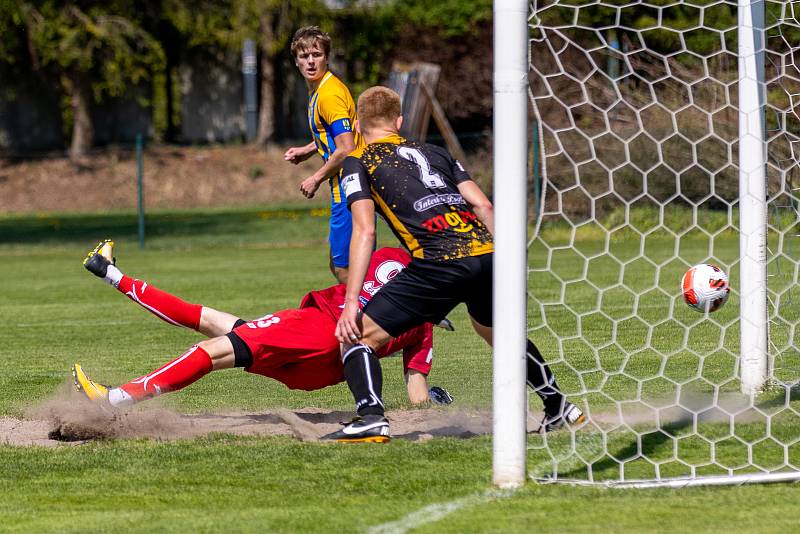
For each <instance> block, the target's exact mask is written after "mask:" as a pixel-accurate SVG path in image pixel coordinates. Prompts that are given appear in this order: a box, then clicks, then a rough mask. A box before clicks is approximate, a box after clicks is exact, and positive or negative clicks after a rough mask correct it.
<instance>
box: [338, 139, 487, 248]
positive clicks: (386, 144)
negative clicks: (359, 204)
mask: <svg viewBox="0 0 800 534" xmlns="http://www.w3.org/2000/svg"><path fill="white" fill-rule="evenodd" d="M465 180H470V176H469V174H468V173H467V172H466V171H465V170H464V168H463V167H462V166H461V164H460V163H459V162H458V161H457V160H455V159H453V157H452V156H451V155H450V153H448V152H447V150H445V149H443V148H441V147H438V146H435V145H429V144H423V143H417V142H414V141H407V140H406V139H404V138H402V137H400V136H399V135H393V136H390V137H386V138H384V139H380V140H379V141H377V142H374V143H370V144H369V145H367V146H366V147H363V148H359V149H357V150H355V151H354V152H353V153H352V154H350V156H348V157H347V158H346V159H345V160H344V163H343V165H342V189H343V190H344V194H345V196H346V197H347V205H348V207H349V206H350V205H352V203H353V202H355V201H356V200H362V199H370V198H371V199H372V200H373V201H374V202H375V207H376V211H377V212H378V213H379V214H380V215H381V216H382V217H383V218H384V219H385V220H386V222H387V223H388V224H389V227H390V228H391V229H392V231H393V232H394V234H395V235H396V236H397V238H398V239H399V240H400V242H401V243H403V245H405V247H406V248H407V249H408V251H409V252H410V253H411V255H412V257H414V258H421V259H426V260H434V261H442V260H452V259H457V258H465V257H468V256H480V255H482V254H487V253H489V252H492V250H493V243H492V235H491V233H489V230H488V229H487V228H486V226H485V225H484V224H483V223H481V221H480V220H479V219H478V217H477V216H476V215H475V212H474V211H473V210H472V207H471V206H469V205H468V204H467V202H466V201H465V200H464V198H463V197H462V196H461V194H460V193H459V191H458V184H459V183H461V182H463V181H465Z"/></svg>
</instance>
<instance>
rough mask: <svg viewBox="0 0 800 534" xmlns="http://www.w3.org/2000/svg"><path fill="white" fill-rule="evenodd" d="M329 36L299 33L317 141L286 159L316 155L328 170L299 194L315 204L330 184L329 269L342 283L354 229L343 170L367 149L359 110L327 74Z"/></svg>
mask: <svg viewBox="0 0 800 534" xmlns="http://www.w3.org/2000/svg"><path fill="white" fill-rule="evenodd" d="M330 49H331V38H330V36H329V35H328V34H327V33H325V32H323V31H322V30H320V29H319V28H318V27H316V26H308V27H305V28H300V29H299V30H297V31H296V32H295V34H294V37H293V39H292V45H291V51H292V56H294V60H295V64H296V65H297V67H298V69H300V73H301V74H302V75H303V77H304V78H305V79H306V83H307V84H308V92H309V96H308V127H309V129H310V130H311V136H312V138H313V141H312V142H311V143H309V144H307V145H305V146H302V147H292V148H290V149H289V150H287V151H286V154H285V155H284V159H286V160H287V161H289V162H291V163H294V164H297V163H300V162H301V161H304V160H306V159H308V158H309V157H311V156H312V155H313V154H314V153H315V152H316V153H318V154H319V155H320V156H322V161H323V165H322V166H321V167H320V168H319V169H317V171H316V172H315V173H314V174H312V175H311V176H309V177H307V178H306V179H305V180H303V181H302V182H301V183H300V191H301V192H302V193H303V195H305V197H306V198H312V197H313V196H314V194H315V193H316V192H317V189H319V186H320V185H322V182H324V181H325V180H328V182H329V184H330V187H331V219H330V229H329V233H328V242H329V243H330V268H331V272H332V273H333V275H334V276H336V278H337V279H338V280H339V282H340V283H346V282H347V268H348V265H349V263H350V261H349V256H350V235H351V234H352V223H351V218H350V212H349V211H348V210H347V202H346V200H345V198H344V195H343V194H342V187H341V165H342V162H343V161H344V158H346V157H347V155H348V154H350V152H352V151H353V150H355V149H356V148H359V147H361V146H363V144H364V143H363V141H362V139H361V135H360V134H358V133H356V132H355V131H354V130H353V122H354V121H355V118H356V109H355V108H356V106H355V103H354V102H353V97H352V96H351V95H350V91H349V90H348V89H347V86H345V84H344V83H342V81H341V80H340V79H339V78H337V77H336V76H334V74H333V73H332V72H331V71H330V70H329V69H328V57H329V55H330Z"/></svg>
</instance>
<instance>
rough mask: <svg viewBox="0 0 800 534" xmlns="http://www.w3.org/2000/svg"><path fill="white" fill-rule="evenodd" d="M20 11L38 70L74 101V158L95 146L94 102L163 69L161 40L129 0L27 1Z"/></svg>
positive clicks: (120, 92)
mask: <svg viewBox="0 0 800 534" xmlns="http://www.w3.org/2000/svg"><path fill="white" fill-rule="evenodd" d="M18 10H19V11H18V12H19V14H20V15H21V20H22V21H23V23H24V26H25V28H26V34H27V38H28V42H27V48H28V53H29V55H30V59H31V64H32V65H33V67H34V69H37V70H38V69H46V70H48V71H49V72H50V73H52V74H53V75H55V76H57V77H58V79H59V82H60V84H61V86H62V88H63V90H64V93H65V95H66V97H67V98H68V100H69V105H68V107H67V111H68V114H67V115H68V116H67V118H68V119H69V120H68V121H67V123H69V122H71V123H72V138H71V143H70V149H69V155H70V158H72V159H75V158H79V157H81V156H83V155H85V154H86V152H87V151H88V150H89V149H90V148H91V147H92V144H93V140H94V127H93V125H92V118H91V113H90V110H91V104H92V102H100V101H101V100H102V99H103V98H104V97H107V96H111V97H118V96H122V95H124V94H126V92H127V90H128V87H129V85H137V84H140V83H142V82H144V81H147V80H149V79H150V77H151V73H152V72H153V71H155V70H159V69H162V68H163V63H164V54H163V51H162V49H161V47H160V46H159V44H158V42H156V40H155V39H154V38H153V37H152V36H151V35H150V34H149V33H147V32H146V31H144V30H142V29H141V27H140V26H139V23H138V13H137V10H136V9H135V8H134V6H133V4H132V3H130V2H125V1H121V0H120V1H112V2H96V1H85V2H73V3H70V4H68V5H64V4H63V3H61V2H57V1H53V0H50V1H45V2H36V3H34V2H22V3H19V4H18Z"/></svg>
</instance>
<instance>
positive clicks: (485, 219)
mask: <svg viewBox="0 0 800 534" xmlns="http://www.w3.org/2000/svg"><path fill="white" fill-rule="evenodd" d="M458 191H459V193H461V196H462V197H464V200H466V201H467V203H468V204H469V205H470V206H472V209H473V210H474V211H475V215H477V216H478V219H480V220H481V222H482V223H483V224H484V225H486V228H487V229H488V230H489V232H490V233H491V234H492V235H494V207H493V206H492V202H491V201H490V200H489V198H488V197H487V196H486V195H485V194H484V193H483V191H481V188H480V187H478V184H476V183H475V182H473V181H472V180H466V181H463V182H461V183H460V184H458Z"/></svg>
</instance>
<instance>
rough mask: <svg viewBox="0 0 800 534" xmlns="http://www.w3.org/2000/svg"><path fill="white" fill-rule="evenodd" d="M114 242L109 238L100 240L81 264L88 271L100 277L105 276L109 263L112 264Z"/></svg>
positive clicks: (113, 262)
mask: <svg viewBox="0 0 800 534" xmlns="http://www.w3.org/2000/svg"><path fill="white" fill-rule="evenodd" d="M115 263H116V260H115V258H114V242H113V241H112V240H110V239H105V240H103V241H100V242H99V243H98V244H97V246H96V247H94V249H93V250H91V251H90V252H89V253H88V254H87V255H86V259H84V260H83V266H84V267H86V270H88V271H89V272H90V273H92V274H93V275H95V276H99V277H100V278H105V277H106V275H107V274H108V267H109V265H114V264H115Z"/></svg>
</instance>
